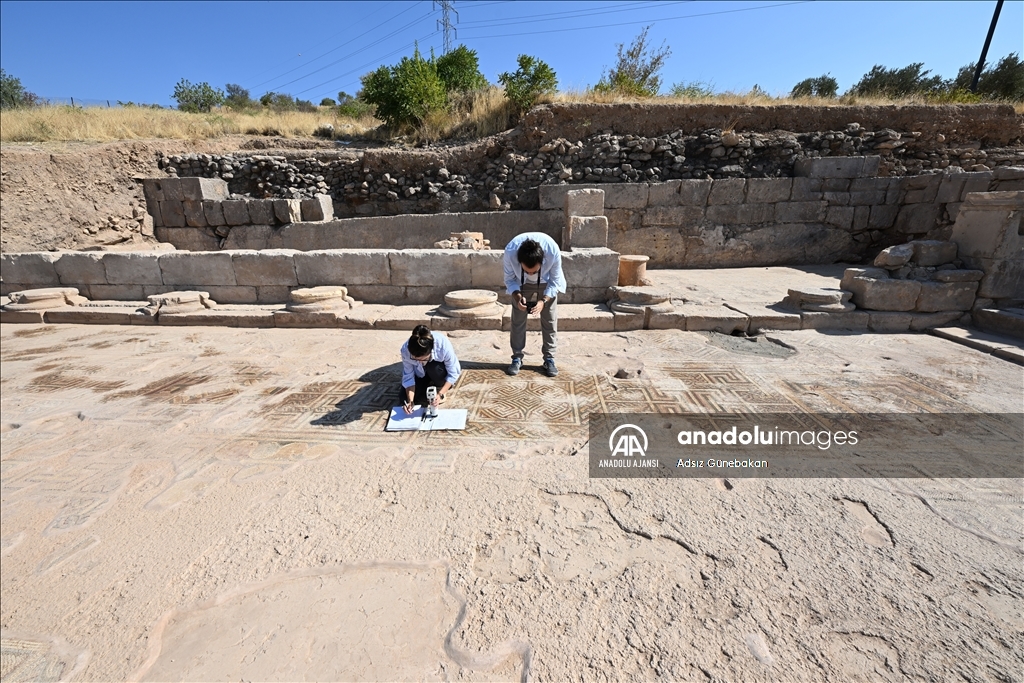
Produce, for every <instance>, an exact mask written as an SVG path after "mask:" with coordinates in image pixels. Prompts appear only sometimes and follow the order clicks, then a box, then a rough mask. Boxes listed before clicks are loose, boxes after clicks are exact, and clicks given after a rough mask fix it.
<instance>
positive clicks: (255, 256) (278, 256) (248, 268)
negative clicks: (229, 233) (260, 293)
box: [228, 249, 299, 300]
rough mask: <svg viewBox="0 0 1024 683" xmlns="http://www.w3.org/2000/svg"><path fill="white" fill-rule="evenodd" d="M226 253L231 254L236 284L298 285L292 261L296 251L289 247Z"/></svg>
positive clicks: (263, 285)
mask: <svg viewBox="0 0 1024 683" xmlns="http://www.w3.org/2000/svg"><path fill="white" fill-rule="evenodd" d="M228 253H230V254H231V265H232V267H233V268H234V269H235V283H236V284H239V285H245V286H251V287H267V286H275V285H276V286H290V287H297V286H298V285H299V280H298V278H297V277H296V275H295V264H294V262H293V259H294V257H295V254H296V253H298V252H295V251H293V250H291V249H267V250H264V251H232V252H228ZM257 300H258V298H257Z"/></svg>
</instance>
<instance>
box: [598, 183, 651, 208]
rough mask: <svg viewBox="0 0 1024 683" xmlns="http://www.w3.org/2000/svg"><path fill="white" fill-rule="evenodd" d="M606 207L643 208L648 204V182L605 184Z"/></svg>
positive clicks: (603, 187) (603, 188)
mask: <svg viewBox="0 0 1024 683" xmlns="http://www.w3.org/2000/svg"><path fill="white" fill-rule="evenodd" d="M601 189H602V190H604V206H605V208H606V209H642V208H644V207H646V206H647V197H648V190H649V186H648V185H647V183H617V184H611V185H604V186H602V187H601Z"/></svg>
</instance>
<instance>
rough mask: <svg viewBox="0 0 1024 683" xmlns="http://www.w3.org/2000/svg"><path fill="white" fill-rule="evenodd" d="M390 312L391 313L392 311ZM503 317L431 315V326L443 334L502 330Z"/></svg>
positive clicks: (498, 315)
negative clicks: (458, 331)
mask: <svg viewBox="0 0 1024 683" xmlns="http://www.w3.org/2000/svg"><path fill="white" fill-rule="evenodd" d="M503 308H504V307H500V306H499V307H498V310H499V311H502V309H503ZM435 310H436V309H435ZM388 312H389V313H390V311H388ZM502 312H503V311H502ZM559 312H561V311H559ZM501 317H502V313H498V314H497V315H489V316H481V317H479V318H449V317H446V316H443V315H431V316H430V323H429V324H430V329H432V330H439V331H442V332H447V331H449V330H500V329H501ZM558 322H559V323H561V322H562V321H561V320H559V321H558ZM410 329H412V328H410Z"/></svg>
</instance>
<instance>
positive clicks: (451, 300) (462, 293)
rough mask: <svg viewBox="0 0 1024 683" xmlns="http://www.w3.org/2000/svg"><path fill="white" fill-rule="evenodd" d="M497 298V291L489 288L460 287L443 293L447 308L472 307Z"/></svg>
mask: <svg viewBox="0 0 1024 683" xmlns="http://www.w3.org/2000/svg"><path fill="white" fill-rule="evenodd" d="M497 300H498V293H497V292H492V291H491V290H489V289H460V290H458V291H455V292H448V293H447V294H445V295H444V304H445V306H447V307H449V308H474V307H476V306H483V305H484V304H493V303H494V302H495V301H497Z"/></svg>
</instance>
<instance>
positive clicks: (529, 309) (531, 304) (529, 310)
mask: <svg viewBox="0 0 1024 683" xmlns="http://www.w3.org/2000/svg"><path fill="white" fill-rule="evenodd" d="M523 305H524V306H526V312H527V313H533V309H535V308H537V302H536V301H524V302H523Z"/></svg>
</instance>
